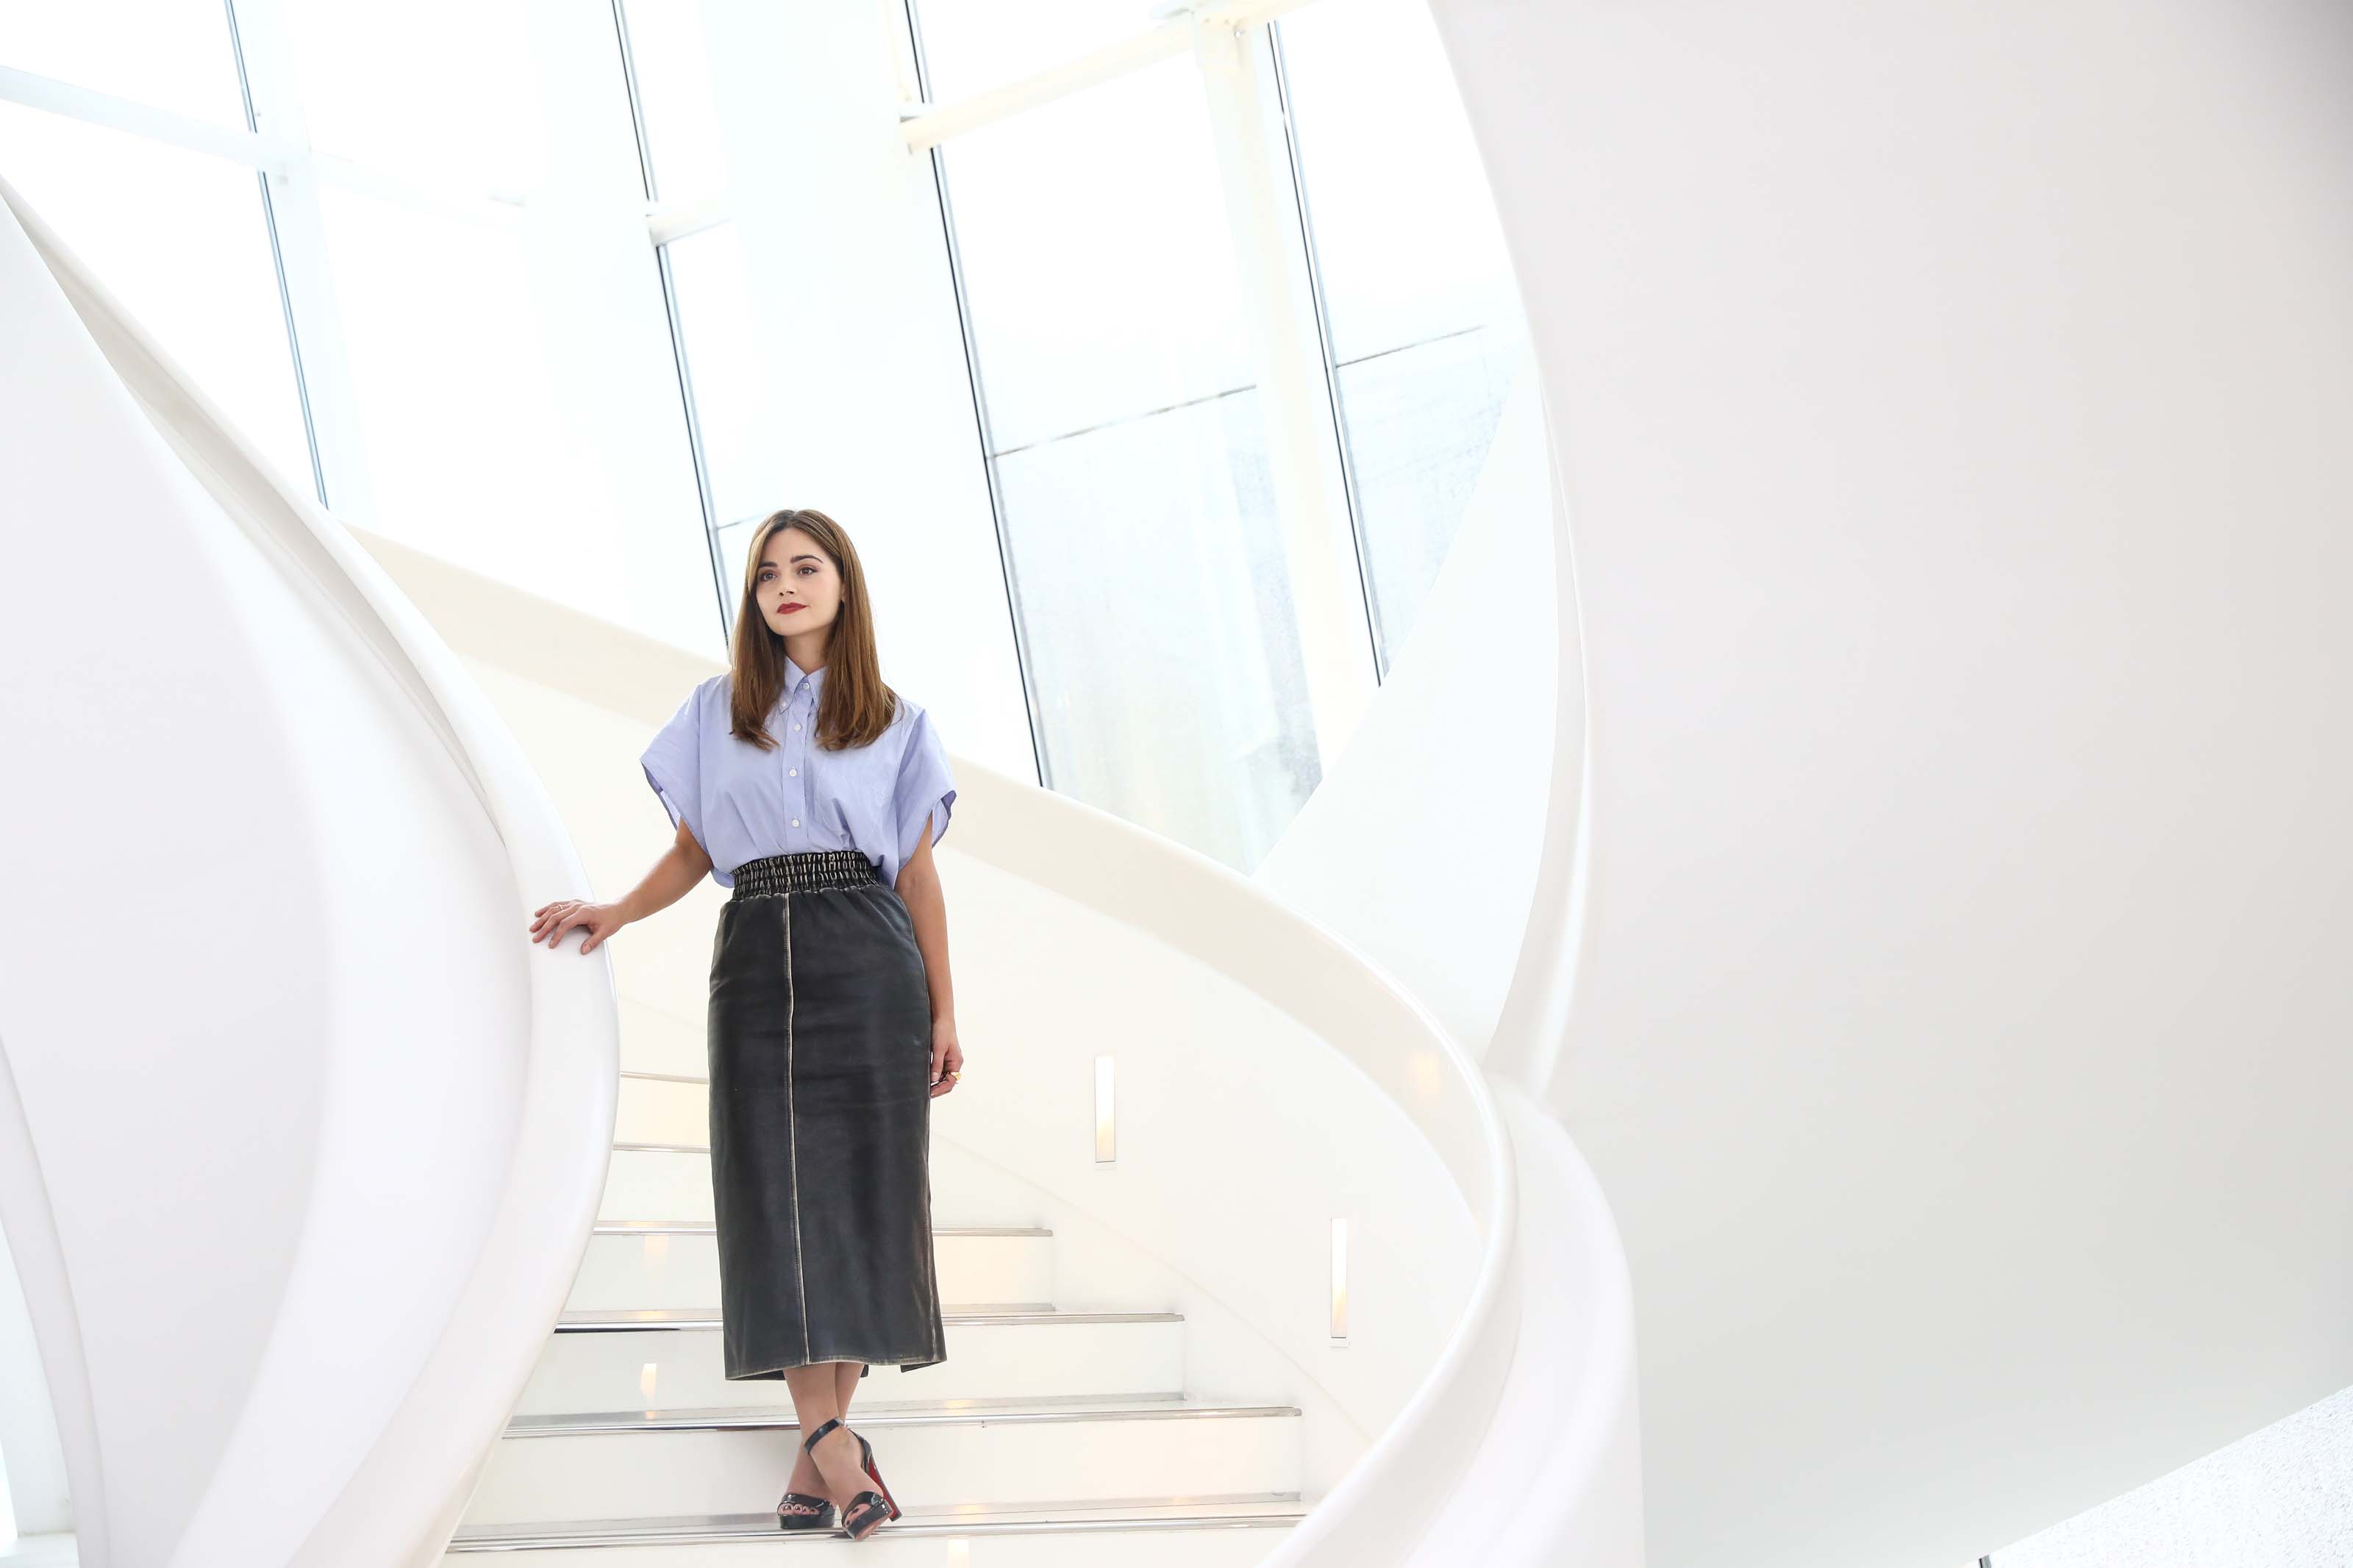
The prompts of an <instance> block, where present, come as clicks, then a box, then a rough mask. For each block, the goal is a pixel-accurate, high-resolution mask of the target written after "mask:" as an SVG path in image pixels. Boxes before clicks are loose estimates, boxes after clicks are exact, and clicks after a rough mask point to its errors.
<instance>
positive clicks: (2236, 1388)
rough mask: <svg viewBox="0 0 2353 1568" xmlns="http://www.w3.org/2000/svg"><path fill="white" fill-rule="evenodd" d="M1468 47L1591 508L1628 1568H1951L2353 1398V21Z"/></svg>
mask: <svg viewBox="0 0 2353 1568" xmlns="http://www.w3.org/2000/svg"><path fill="white" fill-rule="evenodd" d="M1436 9H1437V13H1438V16H1439V18H1440V25H1441V27H1442V29H1443V31H1444V33H1445V36H1446V37H1447V41H1448V47H1449V49H1450V52H1451V58H1452V60H1453V64H1454V67H1455V68H1456V71H1457V73H1458V75H1459V77H1460V79H1461V82H1462V86H1463V89H1464V95H1465V98H1466V100H1467V101H1468V102H1469V104H1470V106H1471V111H1472V118H1473V121H1474V124H1475V125H1476V128H1477V131H1478V133H1479V137H1480V141H1481V144H1482V153H1483V155H1484V156H1485V158H1486V159H1487V161H1488V163H1489V168H1490V174H1491V178H1492V179H1493V184H1494V185H1495V188H1496V192H1497V196H1498V202H1499V205H1500V206H1501V208H1502V211H1503V216H1504V224H1505V227H1506V230H1507V232H1508V233H1509V236H1510V238H1511V242H1512V245H1513V248H1514V258H1515V262H1516V265H1517V267H1518V269H1519V272H1520V275H1521V278H1522V281H1523V287H1524V289H1525V292H1526V294H1527V303H1528V309H1529V312H1530V315H1531V318H1532V320H1533V321H1534V324H1535V331H1536V336H1537V342H1538V352H1539V353H1540V355H1541V356H1542V358H1543V361H1544V365H1545V372H1546V381H1547V395H1548V400H1549V404H1550V407H1551V410H1552V413H1553V416H1554V417H1555V420H1556V438H1557V439H1558V441H1559V443H1560V451H1561V458H1562V463H1563V477H1564V479H1565V483H1566V489H1567V495H1568V498H1569V500H1570V511H1569V516H1568V526H1569V529H1570V531H1571V534H1572V535H1573V538H1574V542H1575V549H1576V557H1575V565H1576V571H1577V580H1578V587H1579V589H1580V591H1581V594H1582V597H1583V605H1582V617H1583V619H1582V627H1583V636H1584V639H1585V646H1584V652H1585V657H1586V659H1587V661H1588V680H1589V689H1588V690H1589V700H1590V703H1591V709H1590V731H1589V742H1590V745H1591V752H1592V767H1593V774H1592V790H1593V795H1592V798H1591V801H1590V811H1591V824H1590V826H1591V832H1592V859H1591V866H1590V880H1589V883H1588V887H1587V889H1586V891H1587V898H1588V903H1587V907H1586V910H1585V919H1586V927H1585V932H1584V935H1585V948H1584V951H1583V952H1582V955H1581V966H1580V968H1579V971H1578V978H1577V992H1576V995H1575V1009H1574V1015H1573V1024H1572V1027H1571V1030H1570V1032H1569V1034H1568V1037H1567V1056H1566V1059H1565V1061H1564V1063H1563V1065H1562V1070H1561V1072H1560V1075H1559V1077H1558V1079H1557V1080H1556V1083H1555V1085H1554V1091H1553V1100H1554V1103H1555V1104H1556V1106H1557V1107H1558V1108H1559V1109H1560V1110H1562V1111H1563V1113H1564V1114H1565V1115H1566V1117H1567V1121H1568V1123H1569V1126H1570V1128H1571V1130H1572V1131H1573V1132H1574V1133H1575V1135H1576V1138H1577V1143H1578V1145H1579V1146H1580V1147H1581V1148H1582V1149H1583V1150H1584V1151H1585V1152H1586V1153H1587V1154H1588V1156H1589V1158H1590V1159H1591V1161H1592V1163H1593V1165H1594V1167H1595V1168H1596V1170H1597V1171H1598V1173H1599V1177H1600V1181H1601V1185H1602V1188H1603V1190H1604V1191H1605V1192H1606V1193H1607V1194H1608V1195H1609V1202H1610V1204H1611V1205H1612V1207H1613V1208H1614V1209H1615V1211H1616V1214H1617V1215H1618V1218H1619V1221H1620V1225H1621V1226H1622V1229H1623V1233H1624V1236H1625V1240H1626V1244H1627V1247H1628V1250H1629V1254H1630V1260H1631V1268H1632V1279H1633V1293H1634V1300H1635V1302H1636V1305H1637V1311H1638V1321H1639V1330H1638V1335H1637V1337H1638V1340H1639V1343H1640V1349H1641V1372H1642V1384H1641V1404H1642V1425H1643V1433H1644V1442H1645V1460H1644V1468H1645V1478H1646V1479H1645V1487H1646V1490H1647V1492H1648V1494H1649V1521H1650V1552H1651V1561H1652V1562H1653V1563H1658V1564H1660V1565H1662V1568H1686V1565H1692V1564H1705V1563H1742V1564H1744V1565H1753V1564H1756V1563H1783V1562H1797V1561H1803V1562H1805V1563H1809V1564H1810V1565H1811V1568H1836V1565H1839V1564H1846V1563H1855V1564H1862V1563H1870V1564H1873V1565H1875V1568H1879V1565H1887V1564H1897V1563H1935V1564H1940V1565H1945V1568H1949V1564H1951V1563H1956V1562H1963V1561H1968V1560H1969V1559H1970V1558H1972V1557H1974V1556H1975V1555H1977V1554H1978V1553H1979V1552H1987V1551H1992V1550H1995V1549H1997V1548H1998V1547H1999V1546H2000V1544H2001V1543H2003V1542H2011V1541H2015V1540H2018V1539H2019V1538H2021V1537H2022V1536H2024V1535H2027V1534H2029V1533H2031V1531H2035V1530H2038V1529H2040V1528H2042V1526H2045V1525H2048V1524H2050V1523H2052V1522H2054V1521H2058V1520H2060V1519H2062V1518H2064V1517H2066V1516H2067V1515H2069V1514H2072V1513H2074V1512H2076V1511H2077V1510H2081V1509H2084V1508H2086V1507H2088V1506H2090V1505H2092V1504H2094V1503H2097V1502H2099V1501H2101V1500H2105V1499H2106V1498H2109V1497H2111V1496H2114V1495H2115V1494H2116V1493H2118V1492H2120V1491H2122V1490H2124V1489H2126V1488H2128V1487H2130V1486H2132V1485H2134V1484H2135V1483H2137V1482H2139V1481H2142V1480H2146V1479H2149V1478H2151V1477H2153V1476H2155V1475H2157V1474H2158V1473H2160V1472H2162V1471H2164V1470H2167V1469H2168V1468H2172V1467H2175V1466H2177V1465H2179V1464H2182V1463H2184V1462H2186V1461H2188V1460H2189V1459H2192V1458H2196V1457H2197V1456H2199V1455H2200V1454H2203V1453H2205V1452H2207V1451H2209V1450H2211V1449H2213V1448H2215V1447H2218V1446H2220V1445H2221V1444H2222V1443H2224V1442H2226V1441H2228V1440H2230V1439H2232V1438H2233V1437H2236V1436H2240V1435H2241V1434H2242V1433H2245V1432H2247V1431H2250V1430H2252V1429H2253V1428H2255V1427H2257V1426H2262V1425H2263V1423H2265V1422H2267V1421H2269V1420H2272V1419H2274V1418H2276V1417H2278V1416H2281V1415H2286V1414H2287V1413H2289V1412H2290V1411H2293V1410H2295V1409H2297V1408H2299V1407H2301V1406H2303V1405H2307V1404H2309V1403H2310V1402H2311V1401H2313V1400H2315V1399H2317V1398H2319V1397H2321V1396H2322V1395H2323V1394H2327V1393H2330V1392H2332V1391H2334V1390H2336V1389H2338V1388H2341V1387H2343V1386H2344V1385H2346V1384H2348V1383H2353V1310H2348V1309H2353V1196H2348V1188H2347V1185H2346V1184H2345V1182H2344V1179H2343V1178H2344V1160H2343V1152H2342V1151H2343V1146H2344V1139H2343V1121H2344V1117H2345V1107H2346V1106H2347V1105H2348V1103H2353V1054H2349V1053H2348V1052H2347V1051H2346V1050H2345V1041H2346V1039H2347V1037H2348V1029H2353V991H2348V987H2347V986H2346V985H2345V984H2344V982H2343V974H2344V971H2345V952H2346V951H2347V946H2348V939H2353V901H2348V900H2347V898H2346V897H2345V888H2346V885H2347V872H2348V861H2353V822H2348V817H2347V815H2346V814H2345V812H2344V811H2343V809H2342V806H2341V803H2342V802H2343V801H2344V800H2346V799H2347V798H2348V797H2353V730H2348V726H2347V725H2346V723H2345V722H2344V719H2345V714H2346V712H2347V710H2348V673H2347V672H2348V670H2353V647H2348V641H2349V640H2353V633H2348V630H2347V626H2348V621H2347V619H2346V617H2345V616H2344V613H2343V596H2344V595H2343V589H2344V584H2346V583H2347V582H2348V580H2353V529H2348V521H2353V517H2348V510H2353V504H2349V503H2348V496H2353V442H2348V440H2347V439H2346V438H2345V432H2346V430H2347V429H2348V427H2353V290H2348V288H2347V279H2348V278H2353V202H2348V195H2353V189H2349V188H2348V187H2353V94H2348V92H2347V90H2346V87H2345V84H2346V82H2347V80H2348V70H2353V12H2348V11H2347V10H2346V9H2345V8H2344V7H2343V6H2342V5H2336V4H2333V3H2324V0H2232V3H2227V4H2225V3H2220V0H2205V3H2200V0H2142V3H2138V4H2131V5H2127V4H2124V3H2122V0H2061V3H2058V4H2051V3H2048V0H2045V3H2041V4H2025V3H2022V0H1996V3H1991V4H1985V5H1966V6H1965V5H1938V6H1921V5H1912V6H1896V7H1876V8H1870V7H1865V8H1858V7H1855V6H1852V5H1838V4H1831V3H1829V0H1788V3H1785V4H1781V5H1772V6H1767V7H1746V8H1743V7H1725V6H1700V5H1674V4H1653V5H1602V4H1596V3H1591V0H1580V3H1573V4H1562V5H1522V4H1506V3H1504V0H1437V3H1436Z"/></svg>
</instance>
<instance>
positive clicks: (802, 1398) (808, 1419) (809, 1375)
mask: <svg viewBox="0 0 2353 1568" xmlns="http://www.w3.org/2000/svg"><path fill="white" fill-rule="evenodd" d="M845 1366H847V1367H849V1369H850V1373H849V1375H850V1377H851V1378H852V1379H853V1380H854V1379H855V1378H856V1377H857V1375H858V1372H857V1366H858V1363H856V1362H832V1361H821V1362H818V1363H814V1364H813V1365H809V1366H788V1367H786V1369H785V1386H786V1388H788V1389H790V1390H791V1391H792V1396H793V1414H794V1415H795V1416H797V1418H798V1419H799V1421H800V1424H801V1432H800V1435H801V1437H802V1440H803V1441H807V1437H808V1435H809V1434H810V1433H812V1432H814V1431H816V1430H817V1429H818V1427H820V1426H824V1425H825V1424H826V1423H827V1422H828V1421H830V1420H832V1419H833V1418H834V1417H835V1416H837V1415H840V1414H841V1413H842V1398H841V1381H840V1373H841V1369H842V1368H843V1367H845ZM861 1458H863V1456H862V1455H861V1454H860V1452H859V1448H858V1439H857V1438H856V1437H853V1436H850V1433H849V1427H848V1426H837V1427H835V1428H834V1429H833V1430H832V1431H831V1432H830V1433H828V1434H827V1436H826V1439H825V1441H824V1442H822V1443H819V1444H818V1446H817V1453H816V1456H815V1458H811V1456H810V1454H809V1451H808V1450H807V1448H803V1449H801V1450H800V1457H799V1458H797V1459H796V1460H795V1461H794V1463H793V1475H792V1479H790V1480H788V1481H786V1483H785V1489H786V1491H795V1492H807V1493H810V1494H812V1495H815V1496H818V1497H829V1498H831V1499H832V1500H834V1502H835V1503H836V1504H837V1505H840V1506H845V1507H846V1506H847V1505H848V1504H849V1500H850V1499H851V1498H853V1497H855V1496H857V1495H858V1494H859V1493H860V1492H861V1491H864V1490H865V1489H867V1488H868V1487H869V1486H871V1484H872V1483H871V1482H870V1481H868V1480H867V1479H866V1470H865V1468H864V1466H863V1465H862V1464H861V1463H860V1460H861Z"/></svg>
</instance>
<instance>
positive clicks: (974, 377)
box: [902, 0, 1054, 789]
mask: <svg viewBox="0 0 2353 1568" xmlns="http://www.w3.org/2000/svg"><path fill="white" fill-rule="evenodd" d="M902 11H903V13H904V15H905V16H906V19H907V33H906V39H907V46H908V53H909V63H910V64H911V65H912V67H913V70H914V74H915V81H914V87H915V91H916V93H917V94H918V95H919V96H921V97H923V98H928V97H930V96H931V68H930V64H929V62H928V61H926V60H925V59H924V58H923V25H922V23H921V21H920V20H919V19H918V18H917V16H916V15H915V0H902ZM910 150H911V151H913V149H910ZM923 153H924V155H925V156H926V157H928V158H929V159H930V161H931V165H932V191H933V194H934V196H935V197H936V198H937V200H938V202H939V205H940V233H941V237H942V239H943V241H944V244H945V246H946V248H947V263H948V287H949V289H950V290H951V291H952V292H953V293H954V295H955V312H956V330H957V332H958V334H959V336H960V338H961V340H962V342H963V344H964V367H965V381H966V383H967V384H969V386H970V387H971V389H972V411H973V420H974V425H975V427H976V430H977V432H978V436H979V443H980V469H981V477H982V479H983V481H984V482H985V483H986V484H987V488H988V515H989V520H990V522H991V523H992V524H993V525H994V527H995V528H996V531H997V580H998V582H999V583H1000V584H1002V585H1003V589H1004V595H1005V613H1006V617H1007V620H1008V624H1009V625H1010V626H1011V628H1012V632H1013V665H1014V668H1015V669H1016V670H1018V672H1019V673H1020V676H1021V696H1022V710H1023V714H1024V716H1025V717H1026V718H1027V719H1028V720H1029V760H1030V763H1031V765H1032V766H1033V767H1035V768H1036V769H1037V772H1038V783H1039V787H1041V788H1044V789H1051V788H1053V787H1054V779H1053V769H1052V766H1051V763H1052V759H1051V758H1050V757H1049V756H1048V755H1047V754H1046V744H1045V735H1044V731H1043V730H1042V728H1041V727H1040V726H1039V721H1038V715H1039V711H1040V709H1041V704H1042V703H1043V700H1044V699H1043V696H1042V694H1041V693H1040V692H1039V689H1038V681H1037V675H1036V671H1035V668H1034V662H1035V661H1034V660H1033V659H1032V658H1031V657H1030V651H1029V629H1028V627H1027V626H1026V625H1025V624H1024V622H1023V620H1022V615H1021V580H1020V569H1019V566H1018V563H1017V559H1016V557H1015V555H1014V551H1013V540H1012V536H1011V534H1010V532H1009V531H1008V528H1007V525H1006V520H1005V492H1004V487H1003V484H1002V483H1001V481H1000V479H999V478H998V475H997V457H998V453H997V437H996V433H995V432H994V431H993V430H992V429H991V428H990V426H989V420H988V396H987V387H986V385H985V384H984V380H983V377H982V374H981V369H980V349H979V344H978V343H977V342H976V341H975V339H974V336H973V328H972V310H971V306H970V304H969V302H968V301H967V300H966V299H965V281H964V253H963V251H962V250H961V249H960V248H959V247H958V246H957V243H956V228H955V205H954V204H953V203H952V202H951V201H950V200H949V197H948V177H947V165H946V163H945V161H944V156H943V154H942V152H941V149H940V148H939V147H938V146H937V145H936V144H934V145H931V146H928V147H926V148H924V149H923Z"/></svg>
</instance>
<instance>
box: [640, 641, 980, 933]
mask: <svg viewBox="0 0 2353 1568" xmlns="http://www.w3.org/2000/svg"><path fill="white" fill-rule="evenodd" d="M734 679H735V678H734V676H733V673H732V672H723V673H721V674H718V675H714V676H712V678H711V679H708V680H706V681H704V682H702V684H701V685H700V686H697V687H696V688H695V689H694V690H693V691H692V692H691V693H690V694H689V695H688V697H687V699H686V700H685V701H684V702H683V703H681V704H680V705H679V710H678V712H677V713H676V714H675V715H673V716H672V717H671V719H670V722H669V723H667V724H665V725H663V726H662V727H661V729H660V730H659V731H657V732H656V734H655V735H654V738H653V742H652V743H651V744H650V745H649V746H647V748H646V750H645V754H644V755H643V756H642V757H640V758H639V759H638V761H639V762H640V763H642V764H643V765H644V767H645V770H646V782H647V783H648V784H651V785H653V789H654V794H655V795H658V796H659V797H660V800H661V803H662V805H663V806H664V807H665V808H666V809H668V811H669V812H670V826H672V827H676V826H678V825H679V824H680V823H681V822H683V823H684V824H685V825H686V830H687V831H688V832H689V833H691V834H693V835H694V841H695V842H696V843H697V844H700V845H702V849H703V853H705V854H707V855H709V856H710V857H711V878H712V880H713V881H715V882H717V883H718V884H719V885H720V886H721V887H723V888H732V887H733V886H734V885H735V868H736V867H738V866H741V865H743V864H744V862H745V861H747V860H757V859H760V858H763V857H765V856H769V855H797V854H800V853H802V852H804V851H806V850H811V849H862V850H864V851H865V852H866V854H867V857H868V858H870V859H872V860H875V861H878V862H880V863H881V868H882V879H883V880H884V881H886V882H889V883H891V884H892V886H894V887H895V886H897V885H898V881H899V868H901V867H902V866H904V865H905V864H906V863H907V861H908V859H909V858H912V857H913V855H914V853H915V847H916V846H917V844H918V843H920V842H921V837H920V836H921V834H922V833H923V818H924V817H925V816H927V815H928V816H930V817H931V820H932V842H933V843H934V844H936V843H938V842H939V841H940V837H941V836H942V835H944V834H945V833H946V832H947V830H948V810H949V808H950V807H951V806H952V805H954V804H955V797H956V790H955V777H954V776H953V775H952V774H951V773H949V772H948V757H947V751H946V749H945V748H944V746H942V745H941V743H940V738H939V732H938V731H936V730H935V729H934V727H933V725H932V719H931V715H930V714H929V713H927V712H926V711H924V710H923V708H922V707H921V706H920V705H918V704H916V703H914V702H911V701H909V700H907V699H906V698H904V697H902V698H900V699H899V708H898V711H897V713H895V714H894V715H893V716H892V720H891V727H890V728H889V729H887V730H885V731H882V733H881V735H879V736H877V737H876V738H875V739H874V740H873V741H872V742H869V743H868V744H866V745H863V746H851V747H849V748H847V749H845V750H842V751H839V752H829V751H827V750H826V749H824V748H823V747H821V746H819V745H818V744H817V743H816V740H817V705H818V694H819V693H820V692H821V691H822V690H823V689H824V688H823V685H822V682H823V681H824V679H825V671H824V670H823V669H821V668H820V669H803V668H801V667H800V666H799V665H797V664H795V663H794V662H793V661H792V659H791V658H789V657H787V658H786V660H785V689H784V693H783V695H782V696H780V697H779V698H778V699H777V700H776V707H775V708H774V709H772V710H770V711H769V713H768V716H767V720H766V729H767V731H768V734H769V736H770V738H771V739H773V740H775V741H776V750H775V751H772V752H770V751H762V750H761V749H760V748H759V747H758V746H755V745H754V744H753V743H752V742H749V741H745V740H740V739H738V738H737V737H736V736H735V735H733V733H731V732H730V731H731V727H732V725H733V722H734V720H733V712H732V710H731V706H730V705H731V703H732V702H733V693H734V684H733V683H734Z"/></svg>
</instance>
